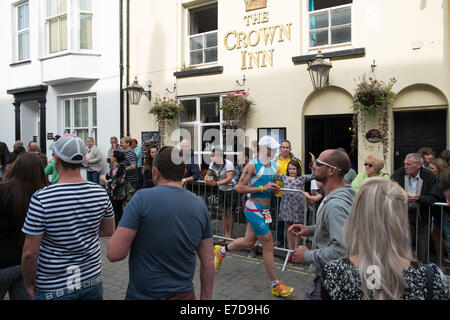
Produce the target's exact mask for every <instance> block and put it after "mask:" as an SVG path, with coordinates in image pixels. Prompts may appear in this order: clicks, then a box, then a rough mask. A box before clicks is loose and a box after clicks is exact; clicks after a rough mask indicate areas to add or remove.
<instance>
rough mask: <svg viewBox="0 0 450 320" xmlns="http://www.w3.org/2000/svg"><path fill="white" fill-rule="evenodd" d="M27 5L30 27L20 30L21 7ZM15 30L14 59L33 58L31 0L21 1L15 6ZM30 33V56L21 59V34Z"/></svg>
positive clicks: (18, 60)
mask: <svg viewBox="0 0 450 320" xmlns="http://www.w3.org/2000/svg"><path fill="white" fill-rule="evenodd" d="M25 5H27V6H28V28H25V29H21V30H19V8H20V7H23V6H25ZM14 12H15V14H14V21H15V22H14V30H15V35H14V39H15V53H14V61H15V62H21V61H27V60H30V58H31V45H30V42H31V23H30V3H29V1H25V2H22V3H19V4H17V5H16V6H15V8H14ZM25 33H28V54H29V56H28V57H26V58H23V59H20V49H19V44H20V41H19V36H20V35H22V34H25Z"/></svg>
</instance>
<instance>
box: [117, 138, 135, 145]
mask: <svg viewBox="0 0 450 320" xmlns="http://www.w3.org/2000/svg"><path fill="white" fill-rule="evenodd" d="M120 141H122V142H123V143H126V144H128V145H129V146H131V143H132V142H133V139H132V138H131V137H123V138H122V139H121V140H120Z"/></svg>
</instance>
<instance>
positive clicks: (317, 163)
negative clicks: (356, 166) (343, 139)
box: [316, 159, 342, 171]
mask: <svg viewBox="0 0 450 320" xmlns="http://www.w3.org/2000/svg"><path fill="white" fill-rule="evenodd" d="M316 165H317V166H318V167H320V166H326V167H329V168H333V169H336V170H337V171H342V169H341V168H338V167H336V166H333V165H331V164H329V163H326V162H323V161H320V160H319V159H316Z"/></svg>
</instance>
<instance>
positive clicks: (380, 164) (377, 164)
mask: <svg viewBox="0 0 450 320" xmlns="http://www.w3.org/2000/svg"><path fill="white" fill-rule="evenodd" d="M365 161H366V162H370V163H371V164H372V165H373V167H374V168H375V171H376V172H380V171H381V169H383V168H384V161H383V160H381V159H380V158H378V157H377V156H374V155H373V154H371V155H369V156H367V158H366V160H365Z"/></svg>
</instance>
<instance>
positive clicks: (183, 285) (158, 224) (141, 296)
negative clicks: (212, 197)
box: [119, 186, 212, 300]
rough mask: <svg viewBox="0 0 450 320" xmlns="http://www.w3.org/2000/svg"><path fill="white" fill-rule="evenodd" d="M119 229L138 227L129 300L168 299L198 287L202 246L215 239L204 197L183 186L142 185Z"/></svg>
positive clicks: (127, 208) (129, 205)
mask: <svg viewBox="0 0 450 320" xmlns="http://www.w3.org/2000/svg"><path fill="white" fill-rule="evenodd" d="M119 227H124V228H128V229H131V230H136V231H137V234H136V237H135V239H134V241H133V244H132V246H131V251H130V258H129V262H128V263H129V283H128V290H127V294H126V297H125V299H130V300H152V299H155V300H159V299H167V298H169V297H171V296H173V295H175V294H177V293H183V292H190V291H193V290H194V287H193V284H192V279H193V277H194V273H195V266H196V262H197V259H196V256H197V248H198V246H199V244H200V241H201V240H204V239H209V238H211V237H212V229H211V215H210V213H209V211H208V209H207V208H206V205H205V203H204V201H202V200H201V199H200V198H198V197H197V196H196V195H195V194H193V193H191V192H190V191H187V190H185V189H183V188H179V187H172V186H157V187H155V188H152V189H141V190H139V191H138V192H137V193H136V195H135V196H134V197H133V198H132V200H131V201H130V202H129V203H128V205H127V206H126V208H125V212H124V214H123V217H122V219H121V220H120V223H119Z"/></svg>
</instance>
